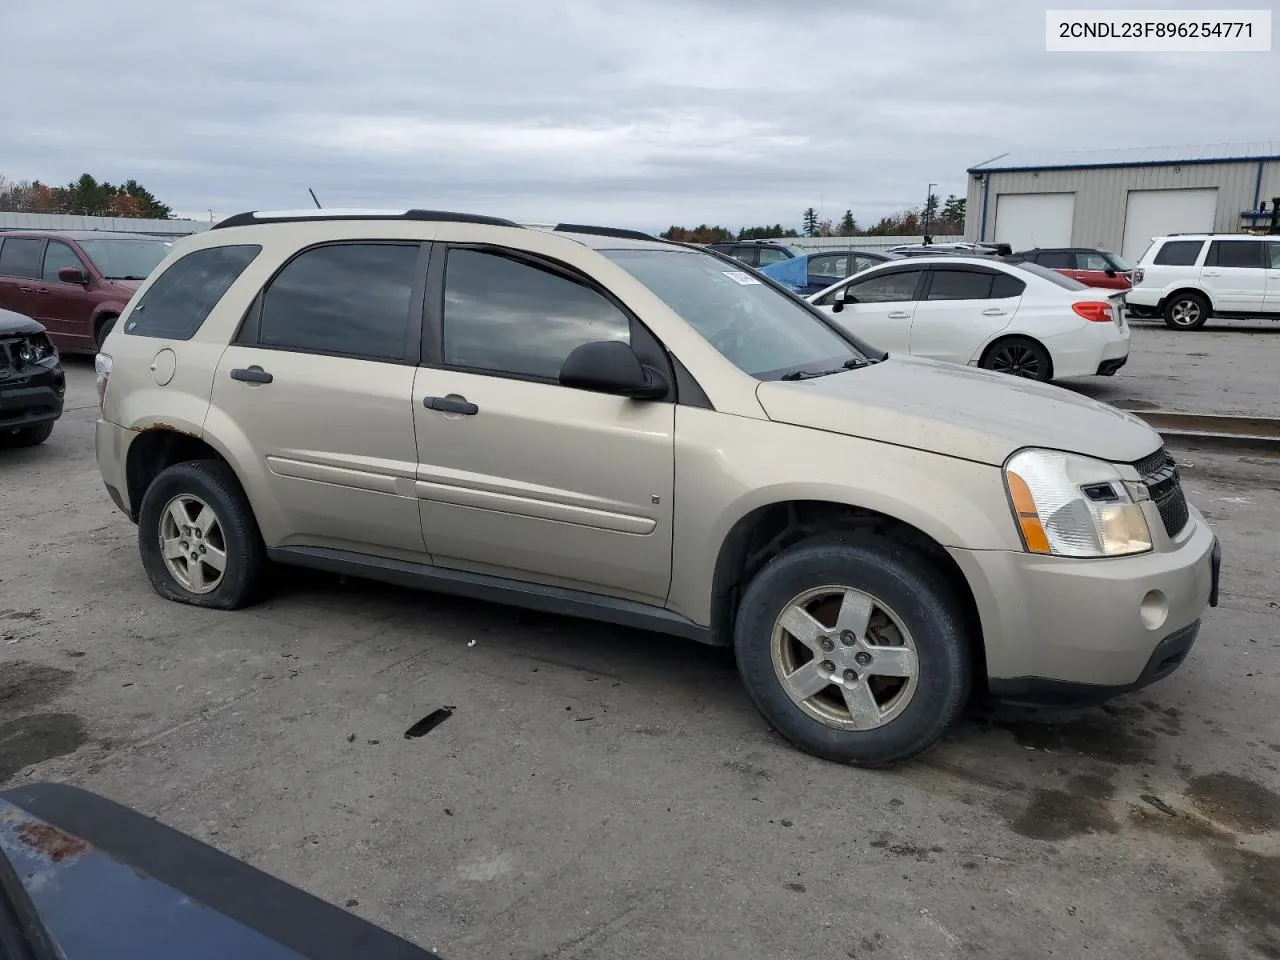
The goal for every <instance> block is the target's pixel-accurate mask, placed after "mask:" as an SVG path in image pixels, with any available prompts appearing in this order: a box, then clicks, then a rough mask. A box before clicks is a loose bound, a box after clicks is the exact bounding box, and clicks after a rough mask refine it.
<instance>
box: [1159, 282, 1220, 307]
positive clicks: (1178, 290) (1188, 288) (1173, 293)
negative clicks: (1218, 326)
mask: <svg viewBox="0 0 1280 960" xmlns="http://www.w3.org/2000/svg"><path fill="white" fill-rule="evenodd" d="M1187 293H1194V294H1197V295H1198V296H1201V297H1203V298H1204V300H1205V302H1206V303H1207V304H1209V312H1210V313H1213V311H1214V306H1213V297H1212V296H1210V294H1209V291H1208V290H1206V289H1204V287H1199V286H1196V285H1195V284H1190V283H1184V284H1181V285H1179V286H1177V287H1174V288H1173V289H1172V290H1170V291H1169V292H1168V293H1166V294H1165V295H1164V296H1162V297H1161V298H1160V302H1159V304H1157V305H1156V310H1157V311H1159V312H1160V313H1161V314H1163V313H1164V309H1165V307H1167V306H1168V305H1169V301H1170V300H1172V299H1173V298H1174V297H1177V296H1179V295H1182V294H1187Z"/></svg>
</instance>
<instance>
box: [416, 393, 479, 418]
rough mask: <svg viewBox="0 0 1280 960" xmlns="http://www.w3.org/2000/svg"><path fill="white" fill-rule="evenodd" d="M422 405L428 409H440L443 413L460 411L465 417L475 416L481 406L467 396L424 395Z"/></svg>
mask: <svg viewBox="0 0 1280 960" xmlns="http://www.w3.org/2000/svg"><path fill="white" fill-rule="evenodd" d="M422 405H423V406H424V407H426V408H427V409H428V410H439V411H440V412H441V413H460V414H462V415H463V416H464V417H474V416H475V415H476V414H477V413H479V412H480V408H479V407H477V406H476V405H475V404H474V403H472V402H471V401H469V400H467V399H466V398H465V397H423V398H422Z"/></svg>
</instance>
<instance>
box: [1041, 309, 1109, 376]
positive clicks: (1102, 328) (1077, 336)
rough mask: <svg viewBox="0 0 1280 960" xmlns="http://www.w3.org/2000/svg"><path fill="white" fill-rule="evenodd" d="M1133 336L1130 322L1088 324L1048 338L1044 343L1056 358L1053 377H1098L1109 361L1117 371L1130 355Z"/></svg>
mask: <svg viewBox="0 0 1280 960" xmlns="http://www.w3.org/2000/svg"><path fill="white" fill-rule="evenodd" d="M1129 337H1130V332H1129V325H1128V323H1125V324H1124V325H1123V326H1117V325H1116V324H1114V323H1087V324H1086V325H1085V326H1083V327H1081V328H1080V329H1078V330H1075V331H1072V332H1071V333H1067V334H1061V335H1059V336H1056V337H1045V338H1044V341H1043V342H1044V345H1045V348H1046V349H1047V350H1048V351H1049V356H1050V357H1051V358H1052V361H1053V379H1055V380H1062V379H1064V378H1067V377H1093V376H1097V375H1098V372H1099V368H1100V367H1101V366H1102V365H1103V364H1104V363H1108V362H1110V363H1112V364H1114V365H1115V369H1113V370H1112V373H1114V372H1115V370H1118V369H1119V368H1120V366H1121V365H1123V364H1124V362H1125V360H1126V359H1127V358H1128V356H1129ZM1116 361H1118V362H1119V363H1118V364H1116Z"/></svg>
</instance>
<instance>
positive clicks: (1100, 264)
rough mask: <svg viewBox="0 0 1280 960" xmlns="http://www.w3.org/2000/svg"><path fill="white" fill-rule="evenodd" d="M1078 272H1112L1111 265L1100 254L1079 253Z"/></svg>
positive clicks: (1077, 257) (1077, 255) (1077, 258)
mask: <svg viewBox="0 0 1280 960" xmlns="http://www.w3.org/2000/svg"><path fill="white" fill-rule="evenodd" d="M1076 269H1077V270H1111V269H1113V268H1112V266H1111V263H1110V262H1109V261H1108V260H1107V258H1106V257H1104V256H1103V255H1102V254H1100V253H1077V254H1076Z"/></svg>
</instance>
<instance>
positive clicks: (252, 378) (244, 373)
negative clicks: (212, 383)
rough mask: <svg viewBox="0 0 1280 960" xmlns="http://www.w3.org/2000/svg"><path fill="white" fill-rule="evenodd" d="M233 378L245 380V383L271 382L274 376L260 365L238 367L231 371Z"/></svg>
mask: <svg viewBox="0 0 1280 960" xmlns="http://www.w3.org/2000/svg"><path fill="white" fill-rule="evenodd" d="M231 379H232V380H243V381H244V382H245V383H270V382H271V381H272V380H273V379H275V378H274V377H272V376H271V374H269V373H267V371H265V370H263V369H262V368H261V367H259V366H252V367H237V368H236V369H234V370H232V371H231Z"/></svg>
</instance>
